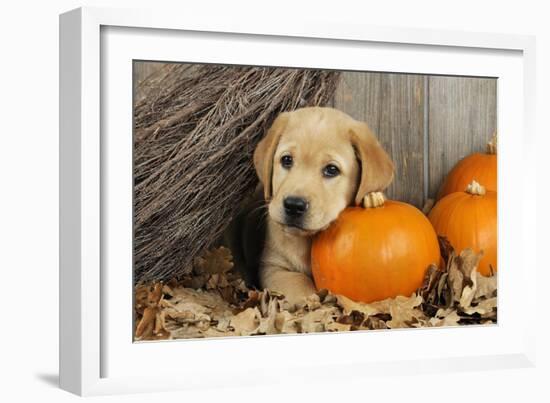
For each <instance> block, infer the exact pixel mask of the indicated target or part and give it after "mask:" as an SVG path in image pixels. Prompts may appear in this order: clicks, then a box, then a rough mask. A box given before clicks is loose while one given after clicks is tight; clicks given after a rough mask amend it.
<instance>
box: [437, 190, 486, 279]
mask: <svg viewBox="0 0 550 403" xmlns="http://www.w3.org/2000/svg"><path fill="white" fill-rule="evenodd" d="M428 217H429V219H430V221H431V223H432V225H433V226H434V228H435V231H436V232H437V234H438V235H441V236H445V237H447V239H448V240H449V242H450V243H451V245H452V246H453V247H454V248H455V250H456V251H457V253H460V251H462V250H463V249H466V248H472V249H474V251H475V252H478V253H479V252H480V251H483V258H482V259H481V261H480V262H479V266H478V271H479V272H480V273H481V274H483V275H484V276H489V275H491V270H492V271H494V272H496V270H497V193H496V192H493V191H490V190H486V189H485V188H484V187H483V186H481V185H480V184H479V183H477V182H476V181H472V183H470V184H469V185H468V186H467V188H466V190H465V191H462V192H455V193H451V194H450V195H447V196H445V197H444V198H443V199H441V200H439V201H438V202H437V203H436V205H435V206H434V208H433V209H432V210H431V211H430V214H429V216H428Z"/></svg>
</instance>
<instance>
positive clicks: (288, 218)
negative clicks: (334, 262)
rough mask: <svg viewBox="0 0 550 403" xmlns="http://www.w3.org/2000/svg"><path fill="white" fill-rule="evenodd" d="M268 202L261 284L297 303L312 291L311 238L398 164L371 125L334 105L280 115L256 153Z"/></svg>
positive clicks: (386, 180)
mask: <svg viewBox="0 0 550 403" xmlns="http://www.w3.org/2000/svg"><path fill="white" fill-rule="evenodd" d="M254 166H255V168H256V172H257V174H258V177H259V179H260V181H261V183H262V185H263V188H264V197H265V200H266V201H267V203H268V215H267V223H266V234H265V236H266V238H265V244H264V247H263V251H262V253H261V257H260V265H259V266H260V267H259V282H260V286H261V287H262V288H268V289H271V290H275V291H278V292H280V293H282V294H284V295H285V296H286V298H287V299H288V300H289V302H291V303H296V302H299V301H300V300H301V299H303V298H305V297H307V296H309V295H311V294H313V293H314V292H315V291H316V289H315V286H314V284H313V281H312V278H311V267H310V249H311V241H312V236H313V235H315V234H316V233H317V232H319V231H322V230H324V229H325V228H327V227H328V226H329V225H330V223H332V222H333V221H334V220H335V219H336V218H337V217H338V215H339V214H340V212H341V211H342V210H344V209H345V208H346V207H348V206H350V205H361V204H362V202H363V198H364V197H365V195H366V194H367V193H369V192H373V191H382V190H383V189H385V188H386V187H387V186H388V185H389V184H390V182H391V181H392V179H393V171H394V168H393V163H392V161H391V159H390V158H389V156H388V155H387V154H386V152H385V151H384V150H383V149H382V147H381V146H380V144H379V143H378V141H377V140H376V138H375V137H374V135H373V134H372V132H371V131H370V129H369V127H368V126H367V125H366V124H365V123H363V122H359V121H356V120H354V119H353V118H351V117H350V116H348V115H347V114H345V113H343V112H341V111H338V110H336V109H332V108H321V107H310V108H303V109H298V110H296V111H293V112H285V113H282V114H280V115H279V116H278V117H277V119H276V120H275V122H274V123H273V125H272V127H271V128H270V129H269V131H268V133H267V135H266V136H265V137H264V138H263V139H262V141H261V142H260V143H259V144H258V146H257V148H256V150H255V152H254Z"/></svg>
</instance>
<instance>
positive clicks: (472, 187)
mask: <svg viewBox="0 0 550 403" xmlns="http://www.w3.org/2000/svg"><path fill="white" fill-rule="evenodd" d="M465 192H466V193H469V194H471V195H475V196H483V195H484V194H485V186H482V185H480V184H479V183H477V182H476V181H475V180H473V181H472V183H470V184H469V185H468V186H467V187H466V190H465Z"/></svg>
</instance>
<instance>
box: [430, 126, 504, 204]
mask: <svg viewBox="0 0 550 403" xmlns="http://www.w3.org/2000/svg"><path fill="white" fill-rule="evenodd" d="M473 180H476V181H478V182H479V183H483V185H484V186H485V188H486V189H487V190H490V191H493V192H496V191H497V137H496V135H494V136H493V138H492V140H491V141H490V142H489V143H487V151H486V152H485V153H474V154H471V155H469V156H467V157H465V158H463V159H462V160H460V161H459V162H458V163H457V164H456V165H455V166H454V167H453V169H451V172H449V174H448V175H447V177H446V178H445V180H444V181H443V184H442V185H441V187H440V189H439V193H438V194H437V200H439V199H441V198H443V197H445V196H447V195H448V194H451V193H454V192H462V191H463V190H464V189H466V186H468V184H470V183H471V182H472V181H473Z"/></svg>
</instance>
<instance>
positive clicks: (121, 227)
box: [60, 8, 535, 395]
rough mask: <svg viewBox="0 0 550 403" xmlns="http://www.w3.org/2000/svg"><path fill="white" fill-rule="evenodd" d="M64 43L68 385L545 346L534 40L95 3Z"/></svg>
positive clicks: (436, 364)
mask: <svg viewBox="0 0 550 403" xmlns="http://www.w3.org/2000/svg"><path fill="white" fill-rule="evenodd" d="M60 49H61V51H60V52H61V53H60V97H61V104H60V110H61V117H60V128H61V129H60V203H61V206H60V245H61V251H60V383H61V386H62V387H63V388H64V389H66V390H69V391H71V392H74V393H77V394H81V395H94V394H107V393H125V392H139V391H158V390H172V389H186V388H197V387H204V388H207V387H213V386H224V385H235V384H238V385H254V384H258V383H266V382H270V380H271V379H277V380H278V382H281V380H283V381H284V380H285V379H288V380H289V381H291V375H290V372H292V370H299V371H300V373H301V374H302V375H303V377H305V378H310V379H323V378H326V377H327V374H328V373H329V372H330V374H331V377H333V376H335V375H334V374H335V373H337V375H336V376H337V377H338V376H340V377H342V378H344V377H346V376H348V375H349V374H354V375H355V376H357V375H358V374H359V375H361V376H369V375H370V374H373V373H376V374H400V373H409V372H411V371H413V372H415V373H418V372H431V371H433V372H441V371H453V370H458V369H460V370H478V369H482V368H484V369H491V368H503V367H508V368H512V367H527V366H532V365H533V362H534V361H533V360H534V345H533V340H534V334H533V332H534V331H533V330H532V329H530V328H529V327H528V326H526V325H525V323H527V322H528V321H527V320H526V321H518V320H517V318H518V317H520V316H521V317H524V318H525V317H527V316H528V315H529V313H528V312H534V309H533V310H530V309H526V308H525V307H526V305H528V306H533V305H534V301H535V296H534V286H533V285H532V284H530V283H529V282H528V280H527V279H528V278H530V277H531V276H533V275H534V271H535V265H534V264H533V259H534V257H533V256H534V253H533V248H534V244H535V242H534V241H533V240H534V234H535V231H534V226H535V217H534V213H533V212H532V211H530V210H529V209H527V208H526V207H525V206H526V205H527V202H528V198H529V192H528V189H530V188H532V183H531V182H532V179H530V178H532V177H533V176H532V175H531V173H532V172H533V171H534V165H533V161H532V160H531V159H529V158H528V156H529V155H530V153H531V152H532V148H533V145H534V144H533V138H534V137H533V133H532V127H533V126H532V125H533V119H534V116H533V112H532V110H533V107H532V103H533V102H534V89H535V76H534V39H533V38H532V37H528V36H519V35H507V34H506V35H505V34H488V33H484V34H481V33H466V32H454V31H443V30H441V31H437V32H434V31H427V30H415V29H407V28H400V27H395V28H389V27H387V28H381V27H377V28H375V27H369V26H365V25H363V24H357V23H354V22H353V21H350V22H349V23H347V24H343V23H336V22H326V21H324V22H322V23H321V22H320V21H315V20H311V21H305V22H304V20H300V21H293V20H292V19H290V20H289V21H287V22H285V24H284V25H280V24H275V23H269V22H268V21H257V20H245V19H244V18H243V19H232V20H231V21H228V20H216V19H211V18H206V17H204V16H203V17H202V18H201V17H200V16H185V15H183V16H182V15H181V14H177V18H176V16H175V14H172V13H169V12H159V11H150V10H147V11H142V10H141V11H140V10H109V9H97V8H92V9H89V8H84V9H78V10H73V11H70V12H68V13H66V14H63V15H61V17H60ZM497 261H498V264H497ZM518 301H521V304H518ZM526 312H527V313H526ZM497 313H498V314H497ZM411 346H414V347H411ZM321 352H322V353H321ZM147 368H154V371H153V370H151V371H148V370H146V369H147ZM287 373H288V375H285V374H287Z"/></svg>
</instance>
